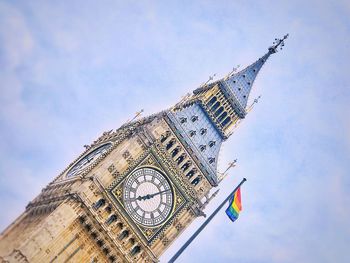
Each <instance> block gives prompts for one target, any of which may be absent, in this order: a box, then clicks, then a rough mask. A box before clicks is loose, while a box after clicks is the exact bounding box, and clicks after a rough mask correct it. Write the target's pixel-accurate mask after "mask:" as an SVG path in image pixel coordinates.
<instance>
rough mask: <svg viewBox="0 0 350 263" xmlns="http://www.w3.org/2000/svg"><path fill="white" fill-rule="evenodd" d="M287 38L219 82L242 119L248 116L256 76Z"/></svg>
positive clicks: (276, 40)
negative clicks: (250, 95) (249, 99)
mask: <svg viewBox="0 0 350 263" xmlns="http://www.w3.org/2000/svg"><path fill="white" fill-rule="evenodd" d="M287 37H288V34H287V35H285V36H284V37H283V38H282V39H277V38H276V39H275V42H274V43H273V45H272V46H271V47H269V50H268V52H267V53H266V54H265V55H264V56H262V57H261V58H259V59H258V60H257V61H255V62H254V63H253V64H251V65H250V66H248V67H246V68H245V69H243V70H241V71H239V72H237V73H234V74H231V75H229V76H227V77H225V78H223V79H221V80H219V81H217V82H219V83H220V84H221V85H222V87H223V91H224V93H226V95H227V97H228V98H229V100H230V101H231V103H232V105H233V107H234V109H235V111H236V112H237V114H238V115H239V116H240V117H241V118H244V116H245V114H246V107H247V103H248V98H249V94H250V91H251V89H252V87H253V83H254V81H255V78H256V76H257V75H258V73H259V71H260V69H261V68H262V66H263V65H264V64H265V62H266V60H267V59H268V58H269V57H270V55H271V54H274V53H276V52H277V51H278V47H280V48H281V49H282V47H283V46H284V40H285V39H287ZM217 82H215V83H217ZM211 84H212V83H211Z"/></svg>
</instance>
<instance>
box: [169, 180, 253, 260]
mask: <svg viewBox="0 0 350 263" xmlns="http://www.w3.org/2000/svg"><path fill="white" fill-rule="evenodd" d="M245 181H247V179H245V178H243V179H242V181H241V182H240V183H239V184H238V185H237V186H236V188H235V189H234V190H233V191H232V193H230V194H229V195H228V196H227V198H226V199H225V200H224V201H223V202H222V203H221V204H220V205H219V206H218V208H216V210H215V211H214V212H213V213H212V214H211V215H210V216H209V217H208V219H207V220H206V221H205V222H204V223H203V224H202V225H201V226H200V227H199V228H198V229H197V231H196V232H195V233H194V234H193V235H192V236H191V237H190V238H189V239H188V240H187V242H186V243H185V244H183V246H182V247H181V248H180V249H179V250H178V251H177V252H176V254H175V255H174V256H173V257H172V258H171V259H170V260H169V262H168V263H173V262H175V260H176V259H177V258H178V257H179V256H180V255H181V254H182V252H184V250H185V249H186V248H187V247H188V246H189V245H190V244H191V243H192V241H193V240H194V239H195V238H196V237H197V236H198V235H199V233H200V232H202V230H203V229H204V228H205V227H206V225H208V224H209V222H210V221H211V220H212V219H213V217H214V216H215V215H216V214H217V213H218V212H219V211H220V209H221V208H222V207H223V206H224V205H225V204H226V203H227V201H228V200H230V198H231V196H233V194H234V193H235V192H236V191H237V189H238V188H239V187H240V186H241V185H242V184H243V183H244V182H245Z"/></svg>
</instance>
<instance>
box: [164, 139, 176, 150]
mask: <svg viewBox="0 0 350 263" xmlns="http://www.w3.org/2000/svg"><path fill="white" fill-rule="evenodd" d="M174 143H175V139H171V140H170V142H169V143H168V144H167V146H166V149H167V150H169V149H170V148H171V147H172V146H173V145H174Z"/></svg>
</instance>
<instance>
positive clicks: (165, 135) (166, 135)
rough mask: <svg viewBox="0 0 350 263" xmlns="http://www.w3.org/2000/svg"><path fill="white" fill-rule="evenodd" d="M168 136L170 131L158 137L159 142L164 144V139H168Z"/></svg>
mask: <svg viewBox="0 0 350 263" xmlns="http://www.w3.org/2000/svg"><path fill="white" fill-rule="evenodd" d="M170 134H171V133H170V131H167V132H166V133H165V134H163V135H162V136H161V137H160V142H165V141H166V139H168V138H169V136H170Z"/></svg>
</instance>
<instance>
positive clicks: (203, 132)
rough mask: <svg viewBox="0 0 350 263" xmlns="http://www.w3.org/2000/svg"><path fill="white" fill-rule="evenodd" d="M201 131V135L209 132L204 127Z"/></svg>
mask: <svg viewBox="0 0 350 263" xmlns="http://www.w3.org/2000/svg"><path fill="white" fill-rule="evenodd" d="M199 133H200V134H201V135H205V134H206V133H207V129H204V128H202V129H201V130H200V131H199Z"/></svg>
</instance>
